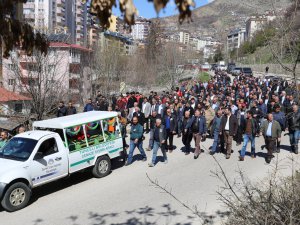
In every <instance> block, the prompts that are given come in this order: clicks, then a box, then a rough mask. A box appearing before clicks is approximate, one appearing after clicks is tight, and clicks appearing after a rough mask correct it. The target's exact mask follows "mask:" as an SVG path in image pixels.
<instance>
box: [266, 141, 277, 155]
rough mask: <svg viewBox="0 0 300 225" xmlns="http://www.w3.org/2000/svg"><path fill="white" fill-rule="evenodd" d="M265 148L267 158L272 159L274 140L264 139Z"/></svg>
mask: <svg viewBox="0 0 300 225" xmlns="http://www.w3.org/2000/svg"><path fill="white" fill-rule="evenodd" d="M265 142H266V148H267V150H268V158H272V155H273V151H274V150H275V146H276V138H272V137H265Z"/></svg>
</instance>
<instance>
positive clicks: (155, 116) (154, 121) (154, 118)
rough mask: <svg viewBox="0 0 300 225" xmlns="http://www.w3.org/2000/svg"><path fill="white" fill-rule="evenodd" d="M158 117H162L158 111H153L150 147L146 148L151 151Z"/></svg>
mask: <svg viewBox="0 0 300 225" xmlns="http://www.w3.org/2000/svg"><path fill="white" fill-rule="evenodd" d="M156 119H160V117H159V116H158V115H157V112H156V111H153V112H152V115H151V116H150V135H149V145H148V148H146V150H147V151H151V150H152V148H153V134H154V128H155V123H156Z"/></svg>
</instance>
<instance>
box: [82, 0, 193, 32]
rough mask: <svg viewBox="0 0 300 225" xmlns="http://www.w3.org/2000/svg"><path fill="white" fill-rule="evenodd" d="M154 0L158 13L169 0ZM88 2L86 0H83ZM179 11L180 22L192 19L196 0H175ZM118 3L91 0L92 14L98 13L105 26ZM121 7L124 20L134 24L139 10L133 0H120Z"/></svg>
mask: <svg viewBox="0 0 300 225" xmlns="http://www.w3.org/2000/svg"><path fill="white" fill-rule="evenodd" d="M148 1H149V2H153V4H154V8H155V10H156V12H157V14H158V13H159V12H160V11H161V10H162V9H163V8H165V7H166V6H167V4H168V2H169V0H148ZM83 2H86V0H83ZM174 3H175V4H176V6H177V9H178V11H179V22H180V23H182V22H183V21H184V20H185V19H188V20H191V15H192V13H191V9H190V8H191V7H194V6H195V2H194V0H174ZM113 6H115V7H117V5H116V0H91V10H90V12H91V14H94V15H97V17H98V19H99V21H100V24H101V26H102V27H104V28H108V27H109V25H110V17H111V15H112V7H113ZM119 9H120V11H121V13H122V14H123V15H124V21H125V22H126V23H127V24H128V25H133V24H134V22H135V16H136V15H137V14H138V11H137V9H136V7H135V5H134V3H133V0H119Z"/></svg>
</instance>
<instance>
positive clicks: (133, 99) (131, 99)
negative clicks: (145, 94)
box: [127, 92, 137, 109]
mask: <svg viewBox="0 0 300 225" xmlns="http://www.w3.org/2000/svg"><path fill="white" fill-rule="evenodd" d="M134 94H135V93H134V92H131V93H130V95H129V98H128V101H127V109H130V108H132V107H133V106H134V103H135V102H137V99H136V97H135V96H134Z"/></svg>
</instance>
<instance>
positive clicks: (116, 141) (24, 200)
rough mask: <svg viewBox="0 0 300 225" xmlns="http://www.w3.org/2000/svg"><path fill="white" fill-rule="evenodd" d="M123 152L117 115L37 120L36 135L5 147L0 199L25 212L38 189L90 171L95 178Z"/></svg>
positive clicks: (89, 114)
mask: <svg viewBox="0 0 300 225" xmlns="http://www.w3.org/2000/svg"><path fill="white" fill-rule="evenodd" d="M122 153H123V143H122V137H121V132H120V126H119V120H118V116H117V112H100V111H92V112H86V113H80V114H75V115H71V116H66V117H60V118H55V119H49V120H43V121H37V122H34V123H33V131H28V132H25V133H22V134H19V135H16V136H15V137H13V138H12V139H11V140H10V141H9V142H8V143H7V144H6V145H5V146H4V147H3V148H2V149H0V165H1V166H0V200H1V205H2V207H3V208H4V209H5V210H7V211H10V212H12V211H16V210H19V209H22V208H24V207H25V206H26V205H27V204H28V202H29V200H30V197H31V190H32V189H33V188H35V187H38V186H41V185H44V184H47V183H49V182H52V181H56V180H58V179H61V178H63V177H67V176H69V175H70V174H72V173H75V172H77V171H80V170H83V169H86V168H89V167H91V168H92V173H93V175H94V176H95V177H97V178H101V177H104V176H106V175H108V174H109V173H110V171H111V159H113V158H116V157H118V156H120V155H122Z"/></svg>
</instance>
